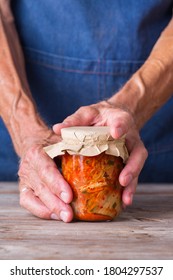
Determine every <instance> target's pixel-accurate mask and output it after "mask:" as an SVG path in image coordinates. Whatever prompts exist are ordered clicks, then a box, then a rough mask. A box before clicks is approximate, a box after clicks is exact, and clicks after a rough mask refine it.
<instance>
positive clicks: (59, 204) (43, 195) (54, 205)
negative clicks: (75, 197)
mask: <svg viewBox="0 0 173 280" xmlns="http://www.w3.org/2000/svg"><path fill="white" fill-rule="evenodd" d="M34 192H35V195H36V196H37V197H39V199H40V200H41V201H42V202H43V204H44V205H45V206H46V207H47V208H48V209H49V210H50V211H51V213H54V215H56V216H57V219H60V220H63V221H64V222H69V221H71V220H72V218H73V211H72V208H71V206H70V205H68V204H66V203H64V202H63V201H62V200H61V199H59V198H58V197H57V196H56V195H54V194H53V193H51V192H50V190H49V189H48V188H47V187H46V186H44V185H43V184H41V183H40V184H39V186H38V187H37V188H35V191H34Z"/></svg>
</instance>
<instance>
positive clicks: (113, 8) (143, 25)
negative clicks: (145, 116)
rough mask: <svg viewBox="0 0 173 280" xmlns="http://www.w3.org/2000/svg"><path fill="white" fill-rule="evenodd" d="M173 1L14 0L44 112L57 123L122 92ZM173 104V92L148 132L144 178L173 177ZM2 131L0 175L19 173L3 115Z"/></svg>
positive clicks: (144, 133) (28, 66)
mask: <svg viewBox="0 0 173 280" xmlns="http://www.w3.org/2000/svg"><path fill="white" fill-rule="evenodd" d="M172 7H173V1H172V0H148V1H145V0H138V1H136V0H116V1H115V0H109V1H104V0H97V1H95V0H73V1H72V0H63V1H62V0H49V1H47V0H37V1H34V0H13V1H12V10H13V13H14V16H15V20H16V27H17V30H18V33H19V36H20V40H21V44H22V47H23V51H24V55H25V59H26V71H27V77H28V81H29V84H30V88H31V91H32V94H33V97H34V99H35V101H36V103H37V106H38V111H39V113H40V114H41V115H42V117H43V119H44V120H45V121H46V122H47V123H48V124H49V125H50V126H51V125H53V124H54V123H56V122H61V121H62V120H63V119H64V118H65V117H67V116H68V115H69V114H72V113H73V112H74V111H75V110H76V109H78V108H79V107H80V106H82V105H88V104H92V103H96V102H98V101H100V100H102V99H105V98H108V97H109V96H111V95H112V94H114V93H116V92H117V91H118V90H119V89H120V88H121V87H122V86H123V85H124V83H125V82H126V81H127V80H128V79H129V78H130V77H131V75H132V74H133V73H134V72H135V71H136V70H138V69H139V67H140V66H141V65H142V64H143V62H144V61H145V60H146V58H147V57H148V55H149V54H150V51H151V49H152V47H153V45H154V44H155V42H156V41H157V39H158V37H159V36H160V33H161V32H162V30H163V29H164V28H165V27H166V25H167V24H168V22H169V21H170V19H171V17H172ZM163 82H164V81H163ZM172 108H173V99H172V98H171V99H170V100H169V102H167V104H165V106H163V107H162V108H161V109H160V110H159V111H158V112H157V113H156V114H155V115H154V116H153V118H152V119H151V120H150V121H149V122H148V123H147V124H146V126H145V127H144V128H143V129H142V131H141V137H142V139H143V141H144V143H145V145H146V147H147V149H148V151H149V158H148V160H147V162H146V164H145V167H144V169H143V171H142V173H141V176H140V181H142V182H161V181H164V182H173V172H172V167H171V166H172V161H173V126H172V123H173V110H172ZM0 135H1V147H2V146H4V147H5V148H3V149H2V148H1V147H0V179H1V180H14V179H16V178H17V177H16V173H17V169H18V159H17V157H16V155H15V152H14V150H13V147H12V144H11V140H10V138H9V135H8V133H7V131H6V129H5V127H4V125H3V123H2V122H0Z"/></svg>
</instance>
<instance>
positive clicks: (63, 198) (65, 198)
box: [60, 192, 69, 203]
mask: <svg viewBox="0 0 173 280" xmlns="http://www.w3.org/2000/svg"><path fill="white" fill-rule="evenodd" d="M60 198H61V199H62V200H63V201H64V202H66V203H67V202H68V200H69V195H68V193H66V192H61V193H60Z"/></svg>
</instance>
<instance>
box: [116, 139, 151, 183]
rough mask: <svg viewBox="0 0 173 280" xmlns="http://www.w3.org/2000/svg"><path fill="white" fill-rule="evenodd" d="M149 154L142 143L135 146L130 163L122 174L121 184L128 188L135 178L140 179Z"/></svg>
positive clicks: (128, 162)
mask: <svg viewBox="0 0 173 280" xmlns="http://www.w3.org/2000/svg"><path fill="white" fill-rule="evenodd" d="M147 156H148V153H147V151H146V149H145V147H144V145H143V143H142V142H141V141H139V142H138V144H136V146H134V148H133V150H132V151H131V154H130V156H129V158H128V161H127V163H126V165H125V167H124V168H123V170H122V171H121V173H120V176H119V182H120V184H121V185H122V186H124V187H126V186H128V185H129V184H130V183H131V181H132V180H133V179H134V178H138V176H139V174H140V172H141V169H142V168H143V166H144V163H145V160H146V158H147Z"/></svg>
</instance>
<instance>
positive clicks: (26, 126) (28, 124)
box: [0, 0, 50, 156]
mask: <svg viewBox="0 0 173 280" xmlns="http://www.w3.org/2000/svg"><path fill="white" fill-rule="evenodd" d="M0 42H1V44H0V95H1V98H0V115H1V117H2V119H3V121H4V123H5V125H6V127H7V129H8V130H9V133H10V135H11V138H12V141H13V144H14V147H15V149H16V152H17V153H18V155H19V156H21V155H22V153H23V152H24V151H25V149H26V148H27V145H30V144H31V142H32V141H33V140H32V139H33V138H34V137H35V139H36V138H38V139H39V137H40V136H41V135H42V137H43V138H44V137H45V138H47V137H48V135H49V133H50V131H49V130H48V128H47V126H46V125H45V124H44V122H43V121H42V120H41V118H40V117H39V115H38V113H37V111H36V106H35V104H34V102H33V100H32V96H31V93H30V90H29V86H28V83H27V79H26V75H25V66H24V59H23V55H22V51H21V47H20V43H19V40H18V36H17V33H16V30H15V26H14V22H13V16H12V14H11V12H10V8H9V1H8V0H7V1H5V0H0ZM38 141H39V140H38Z"/></svg>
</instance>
